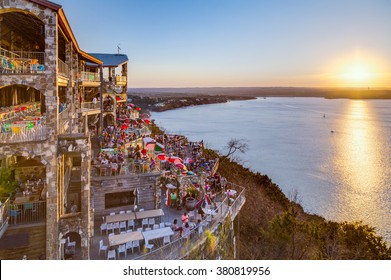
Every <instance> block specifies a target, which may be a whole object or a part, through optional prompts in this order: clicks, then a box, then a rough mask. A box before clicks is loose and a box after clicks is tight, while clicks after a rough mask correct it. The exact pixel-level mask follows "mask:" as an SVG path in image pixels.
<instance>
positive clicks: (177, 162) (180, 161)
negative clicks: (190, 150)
mask: <svg viewBox="0 0 391 280" xmlns="http://www.w3.org/2000/svg"><path fill="white" fill-rule="evenodd" d="M168 161H169V162H171V163H175V164H179V163H182V162H183V160H182V159H181V158H179V157H176V156H172V157H170V158H169V159H168Z"/></svg>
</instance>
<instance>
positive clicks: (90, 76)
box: [80, 71, 100, 82]
mask: <svg viewBox="0 0 391 280" xmlns="http://www.w3.org/2000/svg"><path fill="white" fill-rule="evenodd" d="M80 79H81V81H82V82H100V76H99V73H95V72H84V71H82V72H81V74H80Z"/></svg>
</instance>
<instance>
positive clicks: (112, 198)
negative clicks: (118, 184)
mask: <svg viewBox="0 0 391 280" xmlns="http://www.w3.org/2000/svg"><path fill="white" fill-rule="evenodd" d="M134 197H135V196H134V194H133V191H127V192H117V193H106V194H105V209H108V208H114V207H120V206H127V205H133V203H134Z"/></svg>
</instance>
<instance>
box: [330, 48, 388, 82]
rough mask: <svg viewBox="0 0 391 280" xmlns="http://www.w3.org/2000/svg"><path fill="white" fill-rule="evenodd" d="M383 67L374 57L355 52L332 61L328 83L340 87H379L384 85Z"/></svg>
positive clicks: (380, 61)
mask: <svg viewBox="0 0 391 280" xmlns="http://www.w3.org/2000/svg"><path fill="white" fill-rule="evenodd" d="M384 71H385V70H384V65H383V63H382V60H380V59H379V58H377V57H376V56H374V55H372V54H368V53H364V52H362V51H356V52H353V53H350V54H347V55H344V56H341V57H339V58H337V59H335V60H333V61H332V62H331V63H330V64H329V66H328V72H329V73H330V75H329V81H330V84H332V85H333V86H341V87H379V86H381V85H382V84H384V73H385V72H384Z"/></svg>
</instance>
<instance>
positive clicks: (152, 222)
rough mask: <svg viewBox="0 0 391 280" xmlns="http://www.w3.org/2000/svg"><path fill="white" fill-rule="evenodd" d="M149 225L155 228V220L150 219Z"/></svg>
mask: <svg viewBox="0 0 391 280" xmlns="http://www.w3.org/2000/svg"><path fill="white" fill-rule="evenodd" d="M148 224H149V225H150V226H153V225H154V224H155V218H150V219H149V220H148Z"/></svg>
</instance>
